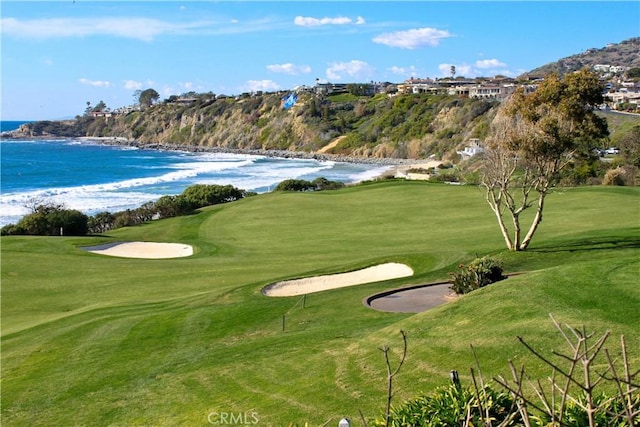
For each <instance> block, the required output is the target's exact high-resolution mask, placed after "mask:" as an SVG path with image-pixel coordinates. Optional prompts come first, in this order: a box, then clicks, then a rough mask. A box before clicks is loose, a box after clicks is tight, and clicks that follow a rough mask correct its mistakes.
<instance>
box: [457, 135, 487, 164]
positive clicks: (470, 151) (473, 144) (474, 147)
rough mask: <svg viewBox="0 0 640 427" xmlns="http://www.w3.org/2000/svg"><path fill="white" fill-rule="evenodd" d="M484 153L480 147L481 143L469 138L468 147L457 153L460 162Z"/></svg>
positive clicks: (476, 139)
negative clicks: (460, 158)
mask: <svg viewBox="0 0 640 427" xmlns="http://www.w3.org/2000/svg"><path fill="white" fill-rule="evenodd" d="M483 151H484V148H482V146H481V142H480V140H479V139H478V138H471V139H470V140H469V145H468V146H467V147H465V148H464V150H462V151H457V153H458V154H460V157H462V160H466V159H470V158H471V157H473V156H476V155H478V154H480V153H482V152H483Z"/></svg>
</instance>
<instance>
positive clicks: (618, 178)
mask: <svg viewBox="0 0 640 427" xmlns="http://www.w3.org/2000/svg"><path fill="white" fill-rule="evenodd" d="M624 175H625V173H624V169H622V168H621V167H617V168H615V169H609V170H608V171H607V173H606V174H605V175H604V179H603V180H602V185H624Z"/></svg>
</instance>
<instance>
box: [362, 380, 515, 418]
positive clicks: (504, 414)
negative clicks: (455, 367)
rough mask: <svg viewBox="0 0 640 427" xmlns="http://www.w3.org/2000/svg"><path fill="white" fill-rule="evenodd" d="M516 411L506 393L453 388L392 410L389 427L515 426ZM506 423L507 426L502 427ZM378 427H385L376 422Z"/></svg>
mask: <svg viewBox="0 0 640 427" xmlns="http://www.w3.org/2000/svg"><path fill="white" fill-rule="evenodd" d="M514 408H515V405H514V401H513V398H512V397H511V396H510V394H509V393H507V392H498V391H495V390H493V389H492V388H491V387H489V386H486V387H485V388H484V389H482V390H479V392H478V393H476V391H475V390H474V389H473V388H464V387H461V386H460V385H456V384H451V385H449V386H446V387H441V388H438V389H436V390H434V391H433V392H431V393H429V394H425V395H422V396H420V397H417V398H415V399H413V400H409V401H407V402H405V403H403V404H401V405H399V406H397V407H395V408H393V409H392V410H391V413H390V418H389V424H388V425H389V426H390V427H413V426H434V427H436V426H438V427H439V426H472V425H473V426H482V425H484V424H483V421H484V420H486V419H487V418H489V419H491V420H492V422H493V423H494V425H505V426H509V425H516V420H515V419H512V420H511V421H508V419H509V417H511V415H512V413H513V410H514ZM502 422H505V424H500V423H502ZM374 425H375V426H379V427H382V426H385V425H386V423H385V421H383V420H376V422H375V423H374Z"/></svg>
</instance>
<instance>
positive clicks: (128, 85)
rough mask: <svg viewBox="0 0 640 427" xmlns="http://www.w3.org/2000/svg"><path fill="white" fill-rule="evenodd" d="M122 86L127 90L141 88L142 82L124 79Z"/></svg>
mask: <svg viewBox="0 0 640 427" xmlns="http://www.w3.org/2000/svg"><path fill="white" fill-rule="evenodd" d="M124 88H125V89H128V90H141V89H142V83H140V82H137V81H135V80H125V81H124Z"/></svg>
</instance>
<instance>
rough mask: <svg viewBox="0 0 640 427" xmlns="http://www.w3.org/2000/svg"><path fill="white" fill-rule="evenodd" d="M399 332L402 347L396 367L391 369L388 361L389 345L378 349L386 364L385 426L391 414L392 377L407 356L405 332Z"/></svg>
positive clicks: (387, 425)
mask: <svg viewBox="0 0 640 427" xmlns="http://www.w3.org/2000/svg"><path fill="white" fill-rule="evenodd" d="M400 334H401V335H402V344H403V349H402V357H401V358H400V362H399V363H398V366H397V367H396V369H393V370H392V369H391V362H390V361H389V347H388V346H386V345H385V346H384V347H382V348H381V349H380V351H382V353H383V354H384V361H385V364H386V366H387V406H386V408H385V411H384V419H385V426H386V427H389V419H390V416H391V399H392V398H393V379H394V378H395V376H396V375H398V372H400V368H402V365H403V364H404V361H405V359H406V358H407V334H406V333H405V332H404V331H402V330H401V331H400Z"/></svg>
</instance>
